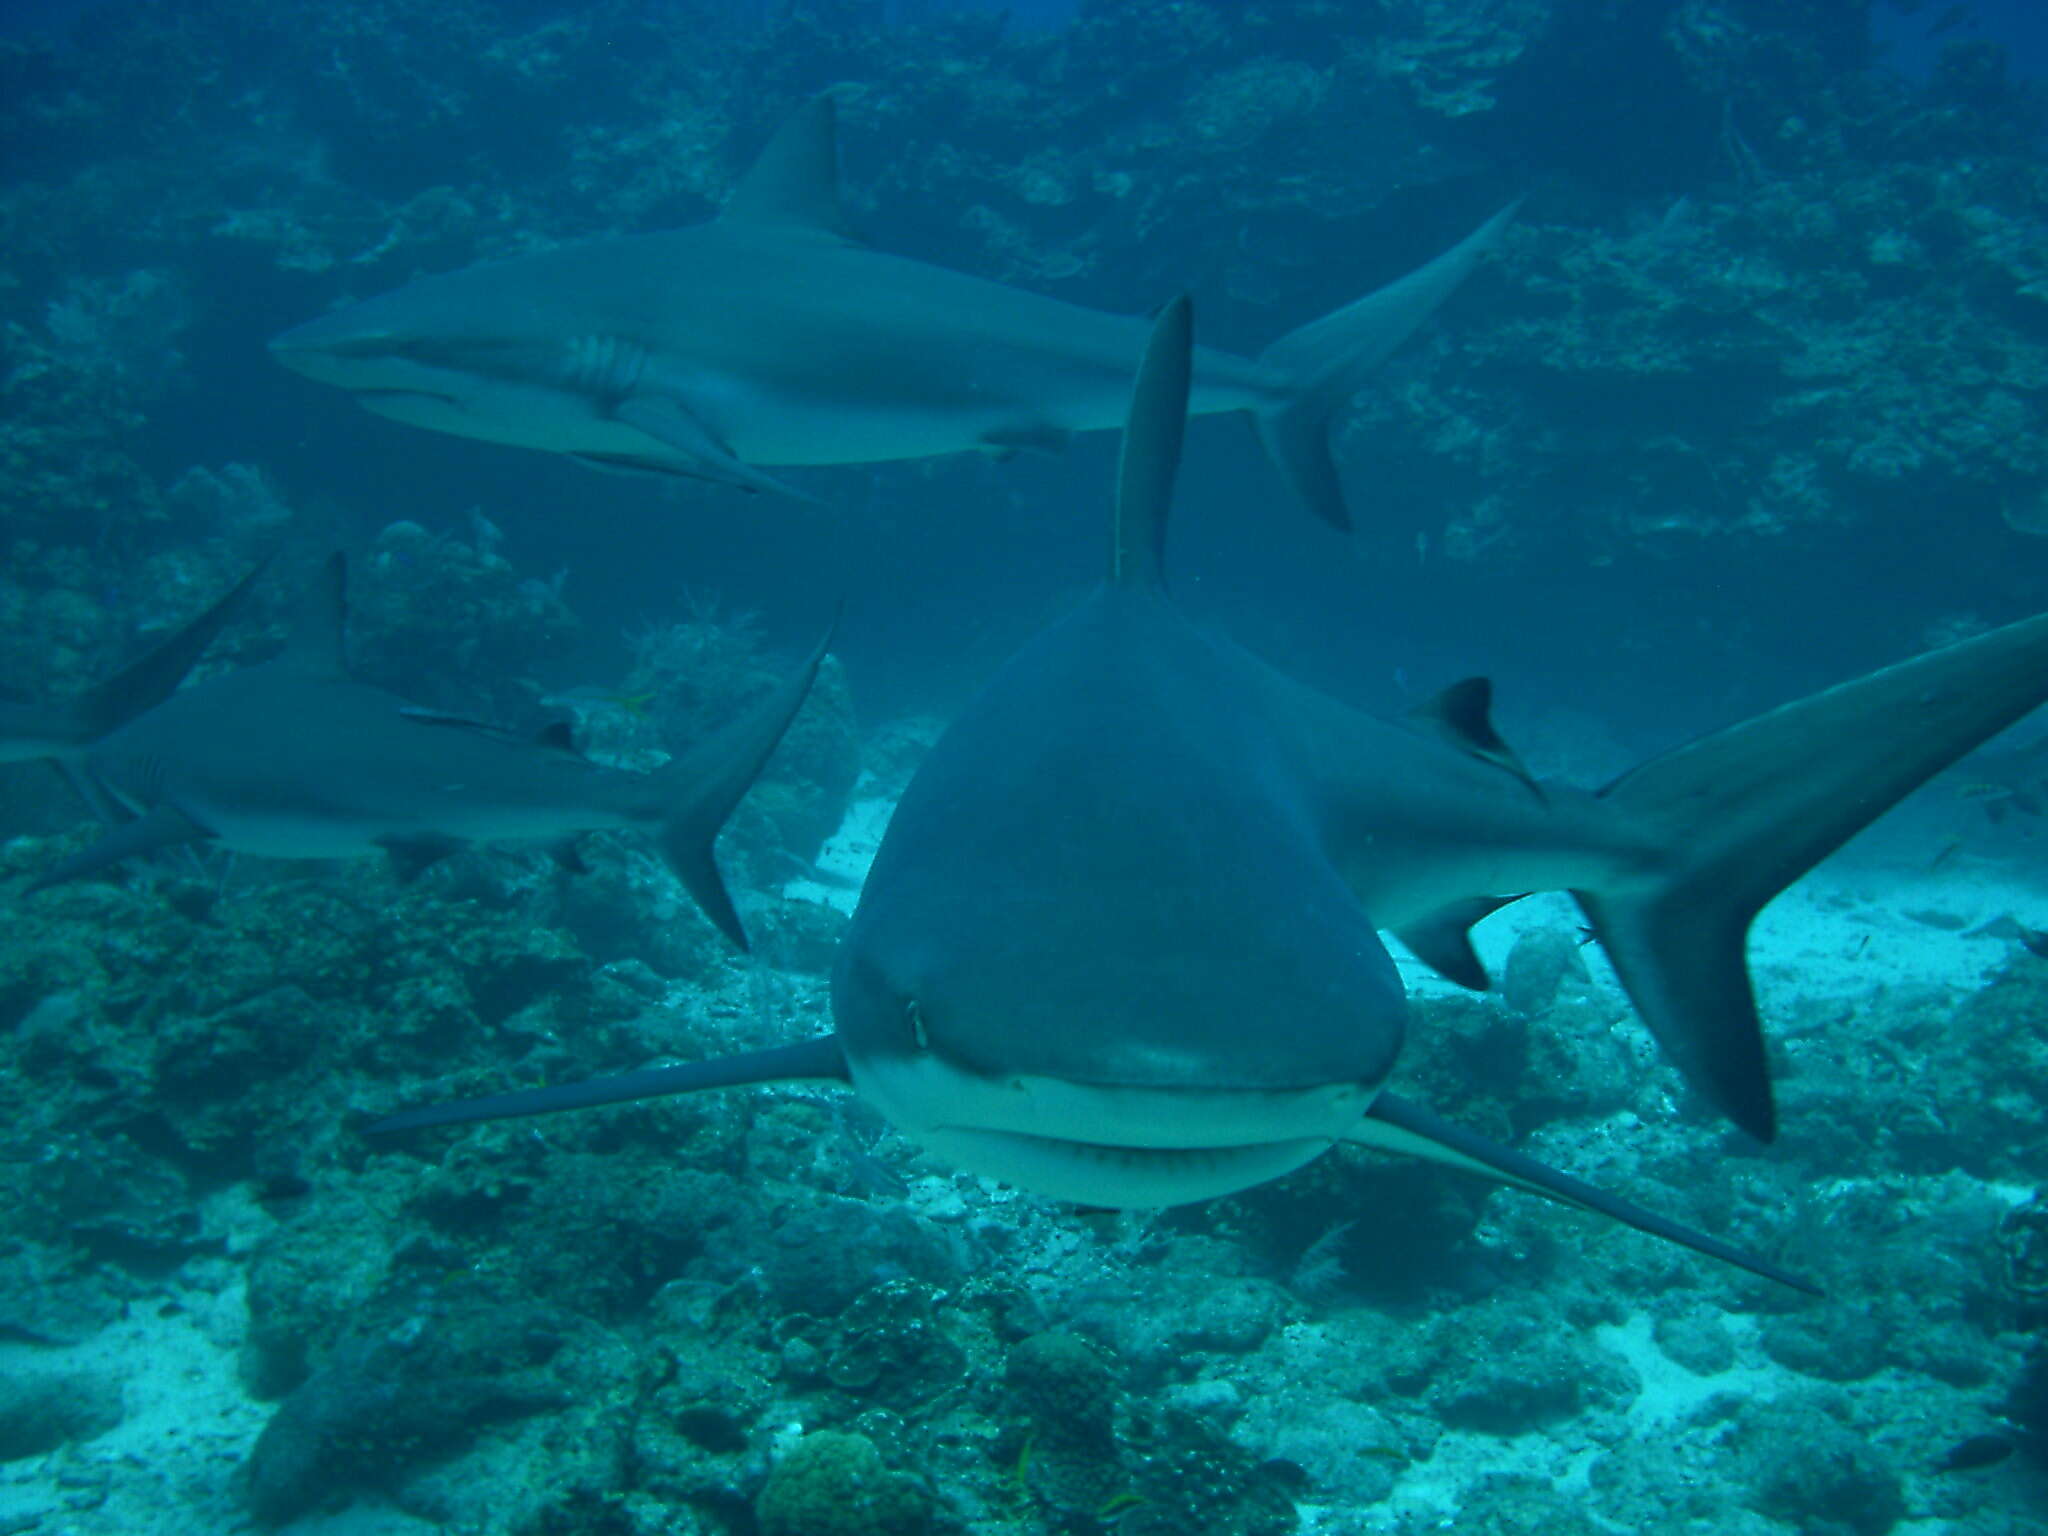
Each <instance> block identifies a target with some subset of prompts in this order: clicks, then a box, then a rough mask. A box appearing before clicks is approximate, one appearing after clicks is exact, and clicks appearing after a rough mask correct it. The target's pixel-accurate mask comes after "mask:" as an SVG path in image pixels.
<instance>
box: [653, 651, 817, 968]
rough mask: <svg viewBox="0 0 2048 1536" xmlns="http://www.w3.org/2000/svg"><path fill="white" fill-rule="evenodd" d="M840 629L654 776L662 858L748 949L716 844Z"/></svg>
mask: <svg viewBox="0 0 2048 1536" xmlns="http://www.w3.org/2000/svg"><path fill="white" fill-rule="evenodd" d="M837 627H838V621H837V620H836V619H835V620H834V622H833V624H832V626H831V627H830V628H828V629H827V630H826V631H825V635H824V637H823V638H822V639H820V640H819V641H818V644H817V648H816V649H814V650H813V651H812V652H811V654H810V656H809V658H808V659H807V660H806V661H805V662H804V664H803V665H802V666H800V667H798V668H797V669H796V671H795V672H794V673H792V674H791V675H790V676H789V677H787V678H785V679H784V680H783V681H782V682H780V683H778V684H777V685H776V686H775V688H774V690H773V691H772V692H770V693H769V694H768V696H767V697H766V698H764V699H762V700H761V701H760V702H759V703H758V704H756V705H754V706H753V708H751V709H749V710H748V711H747V712H746V713H745V714H743V715H741V716H740V717H739V719H737V720H735V721H733V722H732V723H731V724H730V725H728V726H726V727H725V728H724V729H723V730H721V731H716V732H714V733H713V734H712V735H710V736H708V737H706V738H705V739H704V740H703V741H700V742H698V743H697V744H696V745H695V746H694V747H692V748H691V749H690V750H689V751H687V752H685V753H684V754H683V755H682V756H681V757H679V758H677V759H676V760H675V761H674V762H672V763H670V764H668V765H667V766H666V767H664V768H662V769H661V770H660V771H659V772H658V773H657V774H656V775H655V781H656V782H655V794H656V796H657V797H658V800H659V802H660V805H659V815H660V818H661V827H660V832H659V834H658V835H659V840H660V844H661V854H662V857H663V858H665V859H666V860H668V865H669V868H670V869H672V870H674V871H675V873H676V878H677V879H678V880H680V881H682V882H683V887H684V889H686V890H687V891H689V893H690V895H691V897H692V898H693V899H694V900H695V901H696V903H697V905H698V907H700V908H701V909H702V910H703V913H704V915H705V916H706V917H708V918H710V919H711V921H712V922H713V923H714V924H716V925H717V928H718V931H719V932H720V933H722V934H724V935H725V936H726V937H727V938H728V939H731V940H732V941H733V943H734V944H736V945H738V946H739V948H741V949H743V950H744V949H746V948H747V931H746V929H745V928H744V927H742V926H741V924H740V915H739V913H738V912H737V911H736V910H735V909H734V907H733V904H732V895H731V893H730V892H728V891H727V890H726V888H725V877H724V876H723V875H721V874H720V873H719V872H718V861H717V859H716V858H715V857H714V856H713V854H712V845H713V844H714V843H716V842H717V841H718V832H719V829H720V828H721V827H723V826H724V825H725V819H726V817H728V816H730V815H731V814H732V812H733V807H734V806H736V805H738V804H739V803H740V798H741V796H743V795H745V794H746V792H747V790H748V789H749V788H751V787H752V785H753V782H754V780H755V779H756V778H757V777H759V776H760V772H761V769H762V768H763V767H764V766H765V765H766V764H767V762H768V759H769V757H770V756H771V755H772V754H773V753H774V751H775V748H776V747H777V746H778V745H779V744H780V743H781V741H782V737H783V733H784V732H786V731H787V730H788V729H789V724H790V722H791V721H792V720H794V719H795V718H796V712H797V711H798V710H799V709H800V708H802V707H803V702H804V699H805V697H806V696H807V695H808V694H809V693H810V691H811V684H812V682H813V681H815V680H816V678H817V676H818V666H819V664H820V663H821V662H823V661H824V659H825V650H826V648H827V647H828V646H829V645H831V643H832V634H833V630H834V629H836V628H837Z"/></svg>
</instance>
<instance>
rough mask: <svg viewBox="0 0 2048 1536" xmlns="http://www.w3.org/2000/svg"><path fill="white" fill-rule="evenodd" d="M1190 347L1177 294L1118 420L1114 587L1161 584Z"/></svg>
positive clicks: (1186, 308)
mask: <svg viewBox="0 0 2048 1536" xmlns="http://www.w3.org/2000/svg"><path fill="white" fill-rule="evenodd" d="M1193 352H1194V311H1193V306H1192V305H1190V304H1189V302H1188V299H1187V296H1186V295H1185V294H1182V295H1181V296H1180V297H1178V298H1176V299H1174V300H1173V301H1172V302H1170V303H1169V304H1167V305H1166V307H1165V308H1163V309H1162V310H1160V312H1159V318H1158V319H1157V320H1156V321H1155V322H1154V323H1153V326H1152V335H1151V337H1150V339H1149V340H1147V341H1146V343H1145V356H1144V358H1143V360H1142V361H1141V362H1140V363H1139V364H1138V382H1137V384H1136V386H1135V387H1134V388H1133V389H1132V391H1131V409H1130V413H1129V414H1128V415H1127V416H1126V417H1125V420H1124V442H1123V453H1122V457H1121V458H1119V459H1118V461H1117V480H1116V521H1115V523H1114V524H1113V528H1112V533H1111V539H1112V541H1113V544H1112V547H1111V549H1110V554H1109V579H1110V583H1111V584H1112V585H1113V586H1122V587H1146V588H1154V587H1158V586H1160V585H1161V584H1162V583H1163V581H1164V576H1163V573H1162V564H1163V561H1164V559H1165V555H1166V520H1167V517H1168V514H1169V513H1171V511H1172V510H1173V480H1174V475H1175V473H1176V472H1177V471H1178V470H1179V468H1180V448H1181V439H1182V438H1183V437H1185V436H1186V435H1187V423H1188V382H1189V379H1190V378H1191V376H1192V374H1193Z"/></svg>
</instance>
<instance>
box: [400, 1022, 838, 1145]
mask: <svg viewBox="0 0 2048 1536" xmlns="http://www.w3.org/2000/svg"><path fill="white" fill-rule="evenodd" d="M846 1081H847V1073H846V1057H845V1054H844V1053H843V1052H842V1051H841V1050H840V1048H839V1037H838V1036H836V1035H824V1036H821V1037H820V1038H818V1039H816V1040H802V1041H799V1042H798V1043H797V1044H795V1045H783V1046H777V1047H775V1048H774V1049H772V1050H765V1051H747V1052H745V1053H743V1054H741V1055H738V1056H719V1057H715V1058H713V1059H712V1060H710V1061H691V1062H684V1063H682V1064H681V1065H679V1066H673V1067H650V1068H648V1069H647V1070H645V1071H642V1072H624V1073H621V1074H619V1075H618V1076H616V1077H599V1078H593V1079H591V1080H590V1081H588V1082H582V1083H561V1084H557V1085H555V1086H553V1087H549V1088H528V1089H525V1090H523V1091H521V1092H517V1093H495V1094H492V1095H490V1096H489V1097H488V1098H480V1099H458V1100H456V1101H455V1102H454V1103H450V1104H431V1105H428V1106H427V1107H426V1108H424V1109H408V1110H406V1111H404V1112H403V1113H401V1114H396V1115H391V1116H389V1117H387V1118H386V1119H383V1120H379V1121H377V1122H376V1123H375V1124H374V1125H371V1126H370V1127H368V1134H370V1135H372V1136H391V1135H395V1134H397V1133H398V1132H400V1131H417V1130H420V1129H422V1128H424V1127H426V1126H430V1125H464V1124H468V1123H471V1122H473V1121H478V1120H511V1119H516V1118H517V1117H519V1116H521V1115H552V1114H557V1113H559V1112H560V1111H562V1110H565V1109H589V1108H591V1107H592V1106H593V1105H597V1104H624V1103H627V1102H629V1101H631V1100H634V1099H658V1098H665V1097H667V1096H668V1095H670V1094H676V1093H699V1092H702V1091H703V1090H705V1089H707V1088H745V1087H750V1086H752V1085H754V1084H757V1083H783V1082H831V1083H844V1082H846Z"/></svg>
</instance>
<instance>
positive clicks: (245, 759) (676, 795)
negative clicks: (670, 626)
mask: <svg viewBox="0 0 2048 1536" xmlns="http://www.w3.org/2000/svg"><path fill="white" fill-rule="evenodd" d="M346 582H347V567H346V565H345V563H344V562H343V560H342V558H341V556H339V555H336V556H334V557H333V558H332V559H330V560H329V561H328V562H327V564H326V566H325V568H324V569H323V571H322V573H321V577H320V579H319V581H318V583H317V584H316V586H315V588H314V590H313V591H312V592H311V593H310V594H309V595H308V598H307V600H306V602H305V604H304V606H303V607H302V610H301V612H300V614H299V617H298V620H297V622H296V624H295V626H294V629H293V633H292V637H291V641H290V643H289V644H288V646H287V647H286V650H285V651H284V653H283V654H282V655H280V656H279V657H277V658H276V659H275V660H272V661H267V662H264V663H262V664H260V665H258V666H253V667H245V668H242V669H241V670H239V671H236V672H231V673H228V674H226V675H224V676H221V677H217V678H214V679H211V680H210V681H207V682H205V683H201V684H199V685H198V686H196V687H193V688H188V689H185V690H184V691H182V692H180V693H178V694H177V695H175V696H174V697H172V698H170V699H169V700H167V701H166V702H165V703H163V704H161V705H159V706H158V707H157V708H155V709H153V710H151V711H149V712H148V713H147V714H144V715H142V716H140V717H139V718H137V719H135V720H133V721H131V722H130V723H129V724H127V725H125V726H122V727H121V728H120V729H118V730H116V731H113V732H111V733H110V734H108V735H106V736H104V737H102V738H101V739H100V740H99V741H97V742H95V743H94V744H93V745H92V746H91V747H89V748H88V749H87V750H86V751H85V752H84V753H83V754H82V755H81V756H80V757H79V758H78V759H77V760H76V767H77V769H78V771H79V773H80V774H81V776H82V777H83V778H84V779H85V780H86V781H87V782H88V783H89V784H90V785H91V786H92V787H93V788H94V790H95V791H96V792H97V793H98V794H99V795H101V796H103V797H104V798H105V799H106V800H107V801H109V802H111V803H113V804H115V805H118V806H119V807H121V808H122V809H123V810H124V811H126V812H127V813H129V814H130V815H131V816H132V818H133V819H132V820H129V821H126V822H123V823H122V824H121V825H119V826H118V827H116V828H115V829H114V831H112V832H111V833H109V834H108V835H107V836H106V837H104V838H102V839H101V840H100V841H99V842H97V843H95V844H93V845H92V846H91V847H89V848H87V849H85V850H84V851H83V852H81V853H79V854H76V855H74V856H73V857H71V858H68V859H65V860H63V861H62V862H60V863H59V864H58V865H57V866H56V867H55V868H53V869H51V870H50V871H49V872H48V873H47V874H45V875H43V876H42V877H41V878H40V879H38V880H36V881H35V882H34V883H33V884H32V885H31V886H30V887H29V888H30V890H32V891H33V890H41V889H43V888H44V887H46V886H51V885H56V884H59V883H61V882H63V881H66V880H75V879H77V878H78V877H79V876H81V875H86V874H90V873H92V872H93V871H95V870H99V869H104V868H106V867H107V866H108V865H111V864H114V863H116V862H118V861H120V860H122V859H125V858H127V857H129V856H130V855H133V854H138V853H146V852H150V851H153V850H155V849H159V848H165V847H175V846H179V845H183V844H189V843H199V842H210V843H214V844H217V845H219V846H221V847H224V848H229V849H233V850H235V851H237V852H241V853H251V854H258V855H263V856H266V857H275V858H310V859H331V858H351V857H357V856H362V855H367V854H372V853H376V852H379V851H382V852H385V853H389V854H391V855H392V856H393V857H394V858H395V859H396V860H397V861H398V863H399V865H400V868H401V870H403V871H407V872H410V871H413V870H416V869H418V868H420V867H423V866H424V865H425V864H427V863H430V862H432V861H433V860H434V859H437V858H440V857H442V856H443V855H445V854H449V853H453V852H455V851H456V850H457V849H459V848H460V847H462V846H463V845H464V844H465V843H469V842H486V841H497V840H501V839H502V840H527V841H542V842H559V841H560V840H562V839H565V838H568V837H570V836H573V835H574V834H576V833H578V832H588V831H594V830H596V829H599V828H604V827H643V828H645V829H647V830H648V831H650V832H651V833H653V835H654V837H655V839H656V841H657V843H658V844H659V846H660V849H661V852H662V855H663V857H664V858H665V859H666V860H667V861H668V864H669V866H670V868H672V869H673V870H674V871H675V873H676V875H677V877H678V878H679V879H680V880H681V881H682V882H683V884H684V886H685V887H686V888H687V889H688V890H689V892H690V894H691V896H692V897H693V898H694V899H695V900H696V902H697V905H698V906H699V907H701V908H702V909H703V911H704V914H705V915H706V916H707V917H709V918H710V919H711V921H712V922H713V923H714V924H716V925H717V926H718V928H719V930H720V931H721V932H722V933H724V934H725V936H726V937H727V938H729V939H731V940H732V942H733V943H734V944H736V945H738V946H739V947H740V948H742V949H744V948H746V945H747V940H746V933H745V931H744V930H743V929H742V927H741V925H740V920H739V914H738V913H737V912H736V911H735V910H734V909H733V904H732V898H731V896H730V895H729V894H728V893H727V891H726V888H725V881H724V879H723V877H722V876H721V875H720V874H719V870H718V865H717V863H716V861H715V859H714V858H713V855H712V844H713V842H714V841H715V840H716V838H717V836H718V831H719V828H720V827H721V826H722V825H723V824H724V822H725V819H726V817H727V816H728V815H730V814H731V812H732V809H733V807H734V806H735V805H737V804H738V803H739V800H740V797H741V796H742V795H744V794H745V793H746V792H747V789H748V787H749V786H750V785H751V784H752V783H753V782H754V779H755V776H756V775H757V774H759V772H760V771H761V767H762V765H763V764H764V763H766V762H767V760H768V757H769V754H770V753H772V752H773V751H774V750H775V747H776V744H777V743H778V742H780V741H781V740H782V736H783V733H784V731H785V730H787V729H788V726H789V723H790V721H791V720H792V719H794V718H795V716H796V712H797V709H798V707H799V706H801V705H802V703H803V701H804V697H805V695H806V694H807V693H808V692H809V690H810V686H811V682H812V680H813V679H814V678H815V677H816V675H817V670H818V664H819V662H820V661H821V660H822V659H823V658H824V653H825V644H826V642H825V641H821V642H820V643H819V645H818V647H817V649H816V650H814V651H813V652H812V653H811V655H810V657H809V659H808V660H807V661H805V662H804V664H803V665H802V666H801V667H799V668H798V669H797V670H796V672H795V673H794V674H793V675H792V676H790V677H789V678H787V679H785V680H784V681H783V682H781V683H779V684H777V685H776V687H775V688H774V689H773V690H772V691H771V692H770V693H769V694H768V695H767V696H766V697H765V698H763V699H762V700H760V701H759V702H758V703H757V704H755V705H753V706H752V707H751V708H750V709H749V710H748V711H747V712H746V713H745V714H743V715H741V716H740V717H739V718H738V719H737V720H735V721H734V722H732V723H731V724H730V725H728V726H726V727H725V728H724V729H723V730H720V731H717V732H715V733H713V734H712V735H710V736H708V737H706V738H705V739H704V740H703V741H702V742H700V743H698V744H697V745H696V746H695V747H694V748H692V749H691V750H690V751H688V752H686V753H684V754H683V755H682V756H681V757H679V758H677V759H676V760H675V761H673V762H671V763H669V764H667V765H665V766H664V767H662V768H660V769H658V770H656V771H655V772H653V773H651V774H642V773H627V772H624V771H622V770H618V769H612V768H605V767H601V766H599V765H598V764H596V763H593V762H591V761H590V760H589V759H587V758H585V757H583V756H581V755H580V754H578V753H577V752H576V751H575V749H574V747H573V745H572V744H571V743H570V741H569V739H568V735H567V732H566V730H563V729H558V728H550V730H549V731H547V732H545V733H543V734H542V735H541V736H540V737H539V738H537V739H534V738H527V737H522V736H519V735H517V734H515V733H512V732H509V731H504V730H500V729H498V728H496V727H493V726H489V725H485V724H482V723H479V722H477V721H473V720H466V719H461V718H458V717H454V716H448V715H440V714H435V713H432V712H430V711H426V710H421V709H417V708H415V707H414V706H412V705H410V704H408V703H407V702H406V701H405V700H404V699H402V698H400V697H399V696H398V695H397V694H393V693H388V692H386V691H385V690H383V689H381V688H373V687H371V686H369V685H368V684H366V683H360V682H356V681H355V680H353V679H352V678H350V677H349V675H348V672H347V669H346V666H345V665H344V662H343V654H342V647H343V632H344V629H345V627H346V622H347V600H346ZM827 640H829V636H828V637H827Z"/></svg>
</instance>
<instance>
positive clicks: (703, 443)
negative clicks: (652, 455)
mask: <svg viewBox="0 0 2048 1536" xmlns="http://www.w3.org/2000/svg"><path fill="white" fill-rule="evenodd" d="M611 413H612V416H613V417H614V418H615V419H616V420H619V421H622V422H624V423H625V424H626V425H627V426H629V427H636V428H638V429H639V430H640V431H642V432H645V433H646V434H647V435H648V436H649V437H651V438H653V439H655V440H656V441H657V442H660V443H663V444H666V445H667V446H668V447H670V448H673V449H674V450H675V451H676V452H677V453H679V454H681V455H682V456H683V457H684V459H685V460H687V461H688V467H687V469H686V470H683V469H677V470H675V472H677V473H688V474H690V475H692V476H694V477H695V478H697V479H699V480H710V481H713V482H715V483H716V484H719V485H731V486H737V487H738V488H739V489H740V490H743V491H762V492H766V493H768V494H770V495H774V496H788V497H790V498H792V499H793V500H796V501H807V502H811V503H813V504H816V502H817V500H818V498H817V497H815V496H812V495H810V494H808V493H807V492H804V491H800V490H798V489H797V488H796V487H795V486H792V485H785V484H783V482H782V481H780V480H778V479H776V478H775V477H774V476H773V475H769V474H764V473H762V472H761V471H760V470H758V469H756V468H754V466H753V465H751V464H748V463H745V462H743V461H742V460H740V459H739V458H737V457H735V456H734V454H733V451H732V450H731V449H730V448H728V447H727V446H726V445H725V444H724V443H722V442H720V441H719V439H718V438H717V436H716V435H715V434H713V433H712V431H711V429H710V428H708V427H706V426H705V425H704V423H703V422H701V421H699V420H698V419H697V418H696V417H695V416H694V415H693V414H691V412H690V409H689V407H687V406H685V405H684V404H683V403H682V402H681V401H680V400H678V399H676V398H675V397H674V396H673V395H656V394H641V395H628V396H627V397H626V398H625V399H623V400H621V401H620V402H619V403H618V404H617V405H615V406H613V407H612V412H611Z"/></svg>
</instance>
